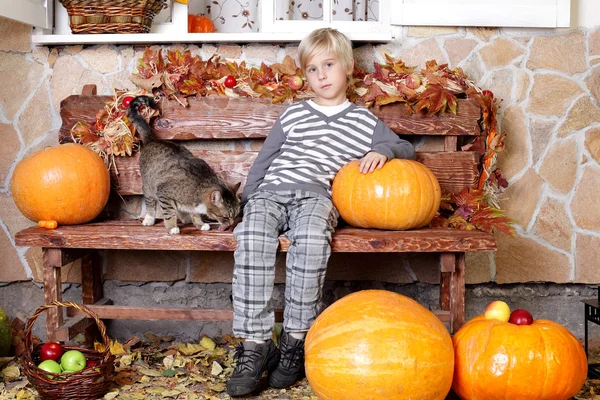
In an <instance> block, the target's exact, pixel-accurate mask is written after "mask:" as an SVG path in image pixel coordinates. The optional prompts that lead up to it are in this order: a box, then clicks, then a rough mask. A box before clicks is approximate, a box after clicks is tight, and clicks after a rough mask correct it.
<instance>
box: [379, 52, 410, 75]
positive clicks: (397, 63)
mask: <svg viewBox="0 0 600 400" xmlns="http://www.w3.org/2000/svg"><path fill="white" fill-rule="evenodd" d="M385 60H386V61H387V63H388V65H387V67H389V68H391V69H392V70H393V71H394V72H395V73H397V74H400V75H409V74H412V73H413V72H414V71H415V67H409V66H407V65H406V64H405V63H404V61H401V60H398V59H396V58H395V57H392V56H390V55H389V54H387V53H386V54H385Z"/></svg>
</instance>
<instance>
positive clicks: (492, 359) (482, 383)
mask: <svg viewBox="0 0 600 400" xmlns="http://www.w3.org/2000/svg"><path fill="white" fill-rule="evenodd" d="M452 341H453V344H454V354H455V369H454V382H453V384H452V389H453V390H454V391H455V392H456V394H458V395H459V396H460V398H462V399H469V400H515V399H518V400H538V399H544V400H566V399H570V398H571V397H573V396H575V395H576V394H577V393H578V392H579V390H580V389H581V387H582V386H583V384H584V383H585V380H586V376H587V359H586V356H585V351H584V350H583V347H582V346H581V344H580V343H579V342H578V341H577V339H575V337H574V336H573V335H572V334H571V332H569V331H568V330H567V329H566V328H565V327H563V326H562V325H559V324H557V323H555V322H553V321H549V320H544V319H538V320H534V321H533V324H531V325H514V324H511V323H508V322H503V321H498V320H495V319H485V317H484V316H479V317H476V318H473V319H472V320H470V321H469V322H467V323H466V324H465V325H463V327H462V328H461V329H459V331H458V332H456V334H455V335H454V337H453V338H452Z"/></svg>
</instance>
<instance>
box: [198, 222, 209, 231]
mask: <svg viewBox="0 0 600 400" xmlns="http://www.w3.org/2000/svg"><path fill="white" fill-rule="evenodd" d="M198 229H200V230H201V231H210V225H209V224H207V223H206V222H205V223H203V224H202V225H200V228H198Z"/></svg>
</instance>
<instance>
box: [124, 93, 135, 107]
mask: <svg viewBox="0 0 600 400" xmlns="http://www.w3.org/2000/svg"><path fill="white" fill-rule="evenodd" d="M132 100H133V97H132V96H125V97H123V106H124V107H125V108H127V107H129V105H130V104H131V101H132Z"/></svg>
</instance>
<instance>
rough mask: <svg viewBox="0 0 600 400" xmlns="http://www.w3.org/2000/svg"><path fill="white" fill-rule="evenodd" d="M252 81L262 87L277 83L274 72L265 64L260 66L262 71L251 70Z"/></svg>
mask: <svg viewBox="0 0 600 400" xmlns="http://www.w3.org/2000/svg"><path fill="white" fill-rule="evenodd" d="M250 79H251V80H253V81H255V82H257V83H259V84H261V85H267V84H269V83H275V82H276V81H275V74H274V73H273V70H272V69H271V68H270V67H269V66H267V65H266V64H265V63H264V62H263V63H261V64H260V69H258V68H252V69H251V70H250Z"/></svg>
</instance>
